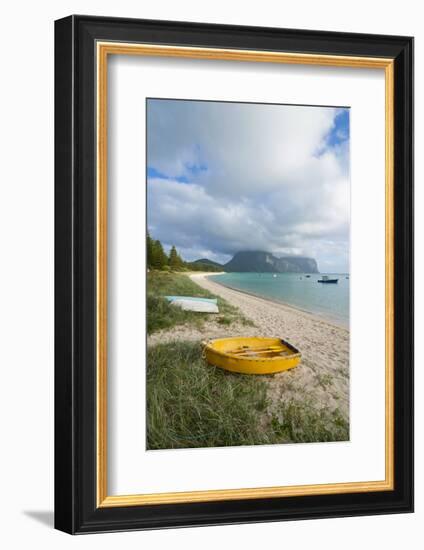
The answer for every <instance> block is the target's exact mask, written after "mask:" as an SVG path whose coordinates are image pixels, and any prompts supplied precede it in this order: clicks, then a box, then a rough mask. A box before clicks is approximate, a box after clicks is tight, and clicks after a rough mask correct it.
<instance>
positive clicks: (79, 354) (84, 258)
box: [55, 15, 413, 534]
mask: <svg viewBox="0 0 424 550" xmlns="http://www.w3.org/2000/svg"><path fill="white" fill-rule="evenodd" d="M98 40H106V41H122V42H127V43H128V42H145V43H151V44H167V45H179V46H202V47H218V48H228V49H232V48H235V49H241V50H244V49H254V50H264V51H271V52H274V51H276V52H281V51H284V52H297V53H298V52H301V53H310V54H328V55H335V56H360V57H380V58H381V57H383V58H390V59H393V60H394V69H395V73H394V74H395V80H394V143H395V150H394V208H395V210H394V257H395V262H394V280H395V289H394V311H395V326H394V331H395V349H394V392H395V393H394V479H395V486H394V490H391V491H377V492H361V493H346V494H331V495H330V494H328V495H315V496H294V497H282V498H261V499H249V500H231V501H219V502H193V503H182V504H160V505H146V506H122V507H120V506H118V507H109V508H99V507H97V504H96V502H97V501H96V490H97V489H96V487H97V484H96V368H95V366H96V261H95V258H96V185H95V182H96V145H95V132H96V103H95V93H94V90H95V86H96V70H95V62H96V59H95V57H96V49H95V44H96V41H98ZM55 73H56V76H55V527H56V528H57V529H60V530H62V531H65V532H68V533H72V534H76V533H94V532H104V531H122V530H133V529H153V528H165V527H181V526H197V525H216V524H230V523H250V522H264V521H279V520H290V519H292V520H294V519H307V518H326V517H337V516H360V515H370V514H388V513H400V512H411V511H413V39H412V38H410V37H402V36H378V35H369V34H348V33H335V32H321V31H320V32H318V31H310V30H292V29H278V28H260V27H241V26H227V25H209V24H201V23H181V22H169V21H149V20H133V19H120V18H109V17H90V16H79V15H73V16H70V17H66V18H64V19H60V20H58V21H56V23H55Z"/></svg>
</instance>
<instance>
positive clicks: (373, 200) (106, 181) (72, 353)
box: [55, 16, 413, 534]
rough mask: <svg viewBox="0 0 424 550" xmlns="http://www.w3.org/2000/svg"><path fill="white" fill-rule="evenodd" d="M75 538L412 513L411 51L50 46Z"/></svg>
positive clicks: (387, 46) (92, 28)
mask: <svg viewBox="0 0 424 550" xmlns="http://www.w3.org/2000/svg"><path fill="white" fill-rule="evenodd" d="M55 73H56V77H55V134H56V136H55V220H56V221H55V242H56V246H55V279H56V291H55V304H56V305H55V316H56V322H55V350H56V351H55V403H56V405H55V525H56V528H57V529H60V530H63V531H66V532H68V533H72V534H75V533H93V532H103V531H119V530H133V529H150V528H162V527H180V526H195V525H213V524H228V523H247V522H258V521H276V520H289V519H307V518H324V517H334V516H354V515H367V514H384V513H399V512H411V511H412V510H413V416H412V415H413V409H412V399H413V353H412V344H413V313H412V311H413V230H412V227H413V205H412V199H413V127H412V123H413V110H412V109H413V39H412V38H410V37H401V36H378V35H362V34H346V33H334V32H318V31H310V30H287V29H276V28H255V27H236V26H225V25H207V24H199V23H181V22H179V23H176V22H168V21H148V20H130V19H128V20H127V19H114V18H102V17H89V16H70V17H67V18H65V19H61V20H59V21H56V24H55Z"/></svg>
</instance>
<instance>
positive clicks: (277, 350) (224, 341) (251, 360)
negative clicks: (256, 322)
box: [202, 337, 301, 374]
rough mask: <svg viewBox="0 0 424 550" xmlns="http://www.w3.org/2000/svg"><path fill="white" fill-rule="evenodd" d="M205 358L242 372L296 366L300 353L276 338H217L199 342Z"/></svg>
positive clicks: (266, 371) (222, 366) (262, 372)
mask: <svg viewBox="0 0 424 550" xmlns="http://www.w3.org/2000/svg"><path fill="white" fill-rule="evenodd" d="M202 345H203V353H204V356H205V358H206V360H207V362H208V363H209V364H211V365H215V366H216V367H220V368H222V369H226V370H229V371H231V372H239V373H243V374H274V373H276V372H282V371H285V370H288V369H292V368H294V367H296V366H297V365H298V364H299V363H300V359H301V353H300V352H299V350H297V349H296V348H295V347H294V346H292V345H291V344H289V343H288V342H286V341H284V340H281V339H279V338H261V337H251V338H217V339H215V340H208V341H207V342H203V344H202Z"/></svg>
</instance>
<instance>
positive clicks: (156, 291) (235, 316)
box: [147, 271, 252, 334]
mask: <svg viewBox="0 0 424 550" xmlns="http://www.w3.org/2000/svg"><path fill="white" fill-rule="evenodd" d="M167 295H170V296H198V297H199V298H216V296H214V295H213V294H211V293H210V292H208V291H207V290H205V289H203V288H201V287H200V286H198V285H196V283H194V282H193V281H192V280H191V279H190V278H189V277H188V276H187V275H184V274H182V273H172V272H162V271H151V272H150V273H148V274H147V334H152V333H153V332H157V331H158V330H163V329H170V328H172V327H174V326H176V325H185V324H188V325H191V326H197V327H201V326H202V325H203V323H204V322H205V321H206V320H211V319H212V318H213V319H215V320H216V321H217V322H218V323H219V324H222V325H228V326H229V325H231V324H232V323H233V322H235V321H238V322H241V323H242V324H245V325H249V324H250V325H251V324H252V323H251V321H249V320H248V319H246V318H245V317H244V316H243V315H242V314H241V313H240V311H239V310H238V309H237V308H236V307H234V306H232V305H230V304H229V303H228V302H226V301H225V300H223V299H222V298H219V297H218V307H219V311H220V313H219V314H218V315H212V316H211V314H210V313H199V312H194V311H183V310H182V309H181V308H179V307H176V306H173V305H171V304H170V303H169V302H168V301H167V300H166V299H165V298H164V296H167Z"/></svg>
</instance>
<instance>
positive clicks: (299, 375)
mask: <svg viewBox="0 0 424 550" xmlns="http://www.w3.org/2000/svg"><path fill="white" fill-rule="evenodd" d="M210 275H211V274H210V273H209V274H206V273H195V274H191V275H190V278H191V279H192V280H193V282H195V283H196V284H198V285H199V286H201V287H202V288H205V289H207V290H209V291H210V292H212V293H213V294H214V295H217V296H220V297H221V298H224V299H225V300H227V302H229V303H230V304H232V305H234V306H236V307H238V308H239V309H240V311H241V312H242V313H243V315H244V316H245V317H247V318H248V319H250V320H251V321H253V323H254V325H255V326H245V325H241V324H240V325H238V324H233V325H231V326H230V327H223V326H221V325H219V324H218V323H216V322H215V321H213V320H211V321H210V322H208V323H206V324H205V325H204V326H203V327H202V329H200V330H199V329H196V328H193V327H187V326H181V327H174V328H173V330H172V332H168V333H167V332H159V333H156V334H153V335H152V336H150V337H149V343H151V344H154V343H156V342H159V341H164V340H165V341H166V340H180V339H181V340H200V339H204V338H218V337H227V336H233V335H234V336H235V335H246V336H251V335H252V336H253V335H256V336H276V337H280V338H284V339H285V340H287V341H289V342H290V343H292V344H293V345H294V346H295V347H297V348H298V349H299V350H300V351H301V353H302V361H301V364H300V365H299V366H298V367H297V368H295V369H293V370H290V371H287V372H282V373H279V374H276V375H274V376H271V377H267V379H268V383H269V395H270V397H271V398H272V401H273V402H275V403H278V402H279V401H280V400H291V399H294V400H299V399H300V400H301V399H308V400H309V401H310V402H311V403H314V404H315V406H317V407H318V408H320V407H323V408H327V409H330V410H335V409H338V411H339V413H341V414H342V415H343V417H345V418H346V419H348V417H349V331H348V330H347V329H345V328H343V327H340V326H337V325H334V324H331V323H330V322H327V321H325V320H323V319H321V318H319V317H315V316H314V315H311V314H309V313H307V312H304V311H301V310H298V309H295V308H293V307H289V306H286V305H284V304H280V303H276V302H272V301H270V300H265V299H263V298H259V297H256V296H252V295H250V294H246V293H243V292H241V291H238V290H233V289H230V288H227V287H224V286H222V285H220V284H219V283H216V282H214V281H212V280H210V279H209V277H208V276H210Z"/></svg>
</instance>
